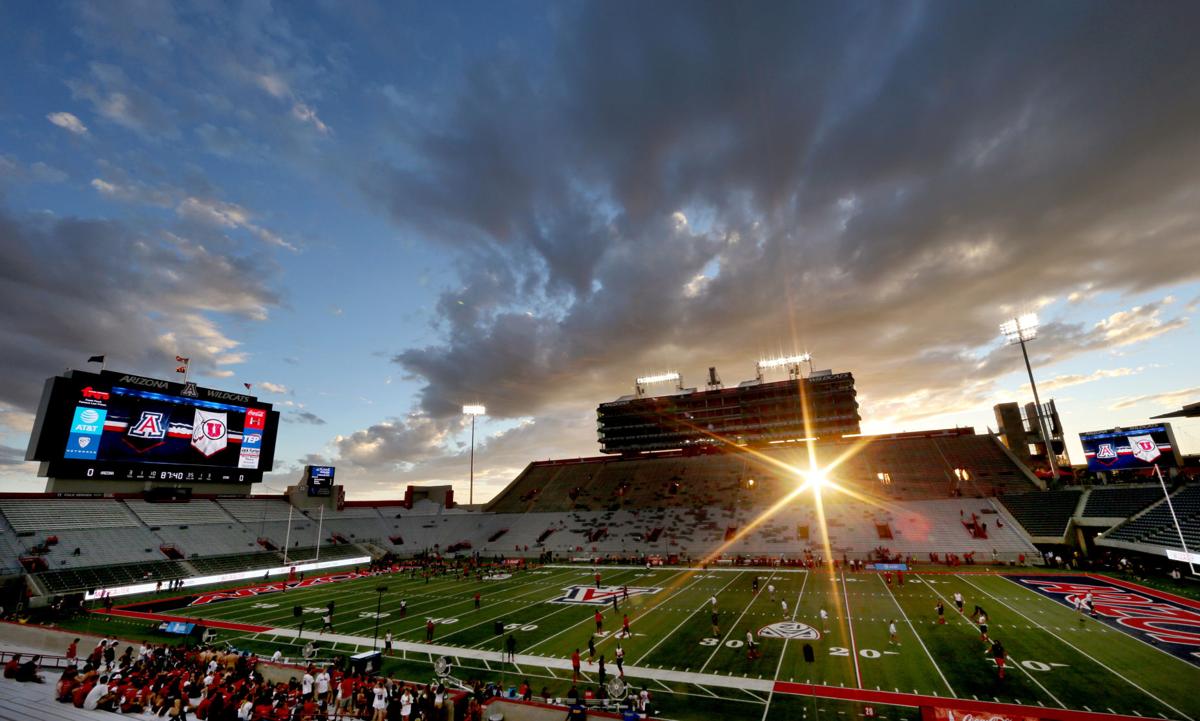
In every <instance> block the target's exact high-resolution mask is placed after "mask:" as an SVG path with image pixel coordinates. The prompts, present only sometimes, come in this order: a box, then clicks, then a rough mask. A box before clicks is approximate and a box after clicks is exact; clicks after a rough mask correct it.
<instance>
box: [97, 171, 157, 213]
mask: <svg viewBox="0 0 1200 721" xmlns="http://www.w3.org/2000/svg"><path fill="white" fill-rule="evenodd" d="M89 185H91V186H92V189H94V190H95V191H96V192H97V193H99V194H101V195H103V196H104V197H106V198H109V199H111V200H119V201H121V202H125V203H141V204H145V205H155V206H158V207H163V208H166V207H171V206H172V205H174V204H175V201H174V199H173V198H172V193H171V192H169V191H165V190H162V189H159V188H152V187H150V186H147V185H146V184H144V183H139V182H130V183H125V184H122V183H120V182H112V181H108V180H105V179H103V178H92V182H91V183H89Z"/></svg>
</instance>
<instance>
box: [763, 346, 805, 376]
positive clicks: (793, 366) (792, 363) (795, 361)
mask: <svg viewBox="0 0 1200 721" xmlns="http://www.w3.org/2000/svg"><path fill="white" fill-rule="evenodd" d="M801 363H808V374H809V375H812V354H811V353H801V354H799V355H790V356H784V357H782V358H764V359H762V360H760V361H759V362H758V363H755V364H754V370H755V375H756V376H757V377H758V380H760V381H761V380H762V377H763V371H765V370H770V369H772V368H787V369H788V375H789V376H791V377H793V378H799V377H800V364H801Z"/></svg>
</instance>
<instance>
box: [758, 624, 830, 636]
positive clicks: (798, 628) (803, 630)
mask: <svg viewBox="0 0 1200 721" xmlns="http://www.w3.org/2000/svg"><path fill="white" fill-rule="evenodd" d="M758 636H759V637H760V638H786V639H790V640H792V641H816V640H817V639H819V638H821V634H820V633H818V632H817V629H815V628H813V627H812V626H809V625H808V624H806V623H800V622H799V621H780V622H779V623H772V624H771V625H770V626H763V627H762V628H760V629H758Z"/></svg>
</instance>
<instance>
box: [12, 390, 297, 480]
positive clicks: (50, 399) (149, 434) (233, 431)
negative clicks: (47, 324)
mask: <svg viewBox="0 0 1200 721" xmlns="http://www.w3.org/2000/svg"><path fill="white" fill-rule="evenodd" d="M278 425H279V414H278V413H277V412H275V411H273V410H271V405H270V404H268V403H260V402H259V401H258V400H257V399H256V398H254V397H253V396H249V395H245V394H241V393H231V392H228V391H221V390H216V389H212V388H202V387H199V386H197V385H195V384H194V383H186V384H184V383H172V382H170V381H165V380H160V379H156V378H146V377H144V376H135V375H130V374H123V373H113V372H109V371H104V372H101V373H99V374H96V373H87V372H83V371H68V373H67V374H66V375H64V376H58V377H55V378H51V379H48V380H47V382H46V386H45V389H44V391H43V394H42V403H41V406H40V407H39V409H38V416H37V420H36V421H35V424H34V432H33V435H32V437H31V438H30V445H29V450H28V452H27V453H26V459H27V460H33V461H41V462H42V471H41V473H42V475H47V476H52V477H57V478H96V479H106V480H147V481H168V482H201V483H205V482H215V483H253V482H256V481H260V480H262V474H263V473H264V472H266V471H270V470H271V466H272V463H273V461H274V454H275V433H276V431H277V429H278Z"/></svg>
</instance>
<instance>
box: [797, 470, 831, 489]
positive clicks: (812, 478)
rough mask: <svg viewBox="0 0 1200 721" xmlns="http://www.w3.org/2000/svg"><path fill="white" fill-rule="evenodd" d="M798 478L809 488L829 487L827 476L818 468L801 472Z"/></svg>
mask: <svg viewBox="0 0 1200 721" xmlns="http://www.w3.org/2000/svg"><path fill="white" fill-rule="evenodd" d="M800 477H801V478H803V479H804V485H806V486H811V487H812V488H814V489H819V488H823V487H824V486H828V485H829V474H827V473H826V472H825V471H824V470H823V469H820V468H818V469H816V470H812V471H801V472H800Z"/></svg>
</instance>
